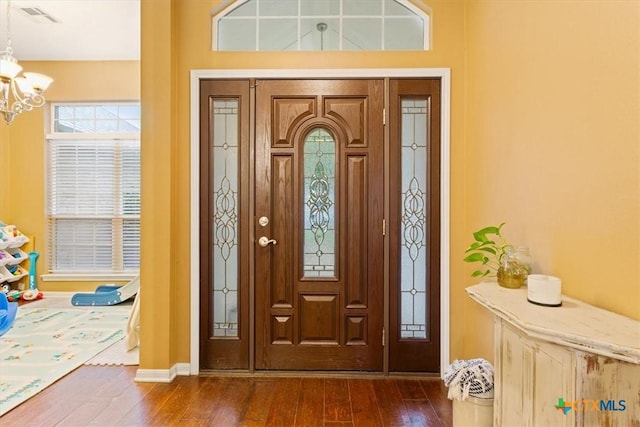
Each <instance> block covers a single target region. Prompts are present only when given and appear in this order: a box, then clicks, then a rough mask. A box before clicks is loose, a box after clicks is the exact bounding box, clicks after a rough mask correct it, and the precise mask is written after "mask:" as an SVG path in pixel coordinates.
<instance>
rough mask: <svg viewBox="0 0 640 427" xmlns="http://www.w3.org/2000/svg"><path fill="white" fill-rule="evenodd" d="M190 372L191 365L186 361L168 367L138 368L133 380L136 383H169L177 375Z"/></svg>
mask: <svg viewBox="0 0 640 427" xmlns="http://www.w3.org/2000/svg"><path fill="white" fill-rule="evenodd" d="M190 374H191V367H190V365H189V364H188V363H176V364H175V365H173V366H172V367H171V368H170V369H138V370H137V371H136V377H135V379H134V380H135V382H137V383H170V382H171V381H173V379H174V378H175V377H176V376H178V375H180V376H188V375H190Z"/></svg>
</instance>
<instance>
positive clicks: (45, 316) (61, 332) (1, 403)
mask: <svg viewBox="0 0 640 427" xmlns="http://www.w3.org/2000/svg"><path fill="white" fill-rule="evenodd" d="M128 316H129V307H117V306H109V307H77V308H69V309H60V308H37V307H34V308H31V307H29V306H22V307H19V308H18V315H17V317H16V321H15V323H14V325H13V327H12V328H11V330H9V332H7V333H6V334H5V335H3V336H2V337H1V338H0V415H2V414H4V413H6V412H8V411H9V410H11V409H12V408H14V407H16V406H17V405H19V404H20V403H22V402H24V401H25V400H27V399H28V398H30V397H31V396H33V395H35V394H36V393H38V392H40V391H42V390H44V389H45V388H46V387H48V386H49V385H51V384H53V383H54V382H55V381H57V380H58V379H60V378H61V377H63V376H64V375H66V374H68V373H69V372H71V371H73V370H74V369H76V368H77V367H79V366H80V365H82V364H83V363H85V362H86V361H88V360H90V359H91V358H92V357H94V356H95V355H96V354H98V353H100V352H101V351H102V350H104V349H105V348H107V347H109V346H111V345H113V344H114V343H115V342H117V341H119V340H122V338H123V337H124V334H125V329H126V325H127V319H128Z"/></svg>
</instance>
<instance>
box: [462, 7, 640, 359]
mask: <svg viewBox="0 0 640 427" xmlns="http://www.w3.org/2000/svg"><path fill="white" fill-rule="evenodd" d="M466 30H467V48H468V50H467V70H466V73H467V79H466V82H467V85H466V87H467V93H466V96H465V112H466V113H465V117H466V124H467V126H466V140H465V157H464V162H463V165H464V168H463V169H464V174H465V207H466V212H465V213H464V217H465V231H466V234H467V235H468V236H471V235H470V233H471V231H472V230H474V229H477V228H480V227H482V226H484V225H488V224H497V223H500V222H502V221H505V222H507V225H505V227H504V229H503V230H504V232H505V233H506V235H507V237H508V238H509V239H510V240H512V242H513V243H516V244H524V245H527V246H529V247H530V248H531V251H532V255H533V257H534V269H535V270H536V271H537V272H540V273H544V274H551V275H556V276H559V277H560V278H561V279H562V290H563V293H565V294H567V295H569V296H572V297H575V298H578V299H581V300H583V301H586V302H588V303H590V304H593V305H596V306H598V307H602V308H605V309H608V310H611V311H614V312H617V313H620V314H623V315H626V316H629V317H633V318H636V319H640V153H639V150H640V128H639V126H640V66H639V65H640V64H639V63H640V59H639V58H640V2H636V1H609V0H603V1H503V0H496V1H490V0H484V1H469V2H468V9H467V26H466ZM453 170H454V171H456V170H458V171H460V169H459V168H456V167H455V165H454V167H453ZM467 240H469V243H470V240H471V239H470V238H469V239H467ZM457 267H458V266H457V265H456V257H454V259H453V261H452V268H454V269H455V268H457ZM454 286H455V284H454ZM459 302H460V303H463V304H464V305H465V307H466V308H465V312H466V313H468V315H467V322H466V325H467V328H466V330H465V337H467V340H466V341H465V344H466V345H465V354H466V355H468V356H471V355H474V354H475V353H476V352H477V351H478V350H477V349H481V350H480V351H481V352H482V353H483V355H484V356H487V355H490V354H491V351H492V350H491V349H492V347H491V346H492V343H493V340H492V334H491V329H490V328H491V323H490V319H489V318H487V316H485V315H484V314H483V313H479V312H480V310H479V308H478V307H477V305H476V304H474V303H472V302H470V300H468V299H465V300H464V301H459ZM478 315H480V316H481V319H482V321H477V316H478ZM559 327H562V326H561V325H559Z"/></svg>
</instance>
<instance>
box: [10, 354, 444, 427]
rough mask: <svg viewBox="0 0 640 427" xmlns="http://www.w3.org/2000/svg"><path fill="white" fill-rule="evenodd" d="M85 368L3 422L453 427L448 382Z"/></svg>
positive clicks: (127, 368) (114, 367)
mask: <svg viewBox="0 0 640 427" xmlns="http://www.w3.org/2000/svg"><path fill="white" fill-rule="evenodd" d="M136 369H137V366H125V367H122V366H82V367H81V368H79V369H77V370H75V371H73V372H72V373H70V374H69V375H67V376H66V377H64V378H63V379H61V380H60V381H58V382H56V383H55V384H53V385H52V386H51V387H49V388H47V389H45V390H43V391H42V392H40V393H39V394H37V395H36V396H34V397H33V398H31V399H30V400H28V401H26V402H25V403H23V404H22V405H20V406H18V407H16V408H15V409H13V410H12V411H9V412H8V413H6V414H5V415H4V416H2V417H1V418H0V425H1V426H3V427H9V426H21V427H22V426H38V427H42V426H177V425H179V426H185V427H187V426H223V427H226V426H283V427H289V426H305V427H307V426H450V425H452V413H451V401H450V400H448V399H447V389H446V387H445V386H444V384H443V382H442V380H440V379H438V378H433V379H412V378H407V379H404V378H382V377H381V378H371V377H366V378H365V377H362V378H360V377H349V378H340V377H327V376H325V377H319V376H310V377H290V376H283V377H275V376H230V375H224V376H199V377H196V376H191V377H177V378H176V379H175V380H174V381H173V382H172V383H170V384H162V383H135V382H134V381H133V378H134V377H135V372H136Z"/></svg>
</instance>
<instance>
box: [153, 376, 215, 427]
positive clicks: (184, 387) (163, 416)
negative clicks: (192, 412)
mask: <svg viewBox="0 0 640 427" xmlns="http://www.w3.org/2000/svg"><path fill="white" fill-rule="evenodd" d="M176 381H177V384H176V387H175V388H174V389H173V391H172V392H171V394H170V395H169V398H168V399H167V400H166V401H165V402H164V403H163V404H162V405H161V406H160V408H159V410H158V412H157V413H156V414H155V415H154V416H153V417H152V418H151V420H150V421H149V425H152V426H156V425H158V426H170V425H177V424H178V423H179V421H180V419H181V418H182V417H183V416H184V414H185V412H186V410H187V405H186V404H185V402H186V400H185V397H186V396H193V395H195V394H196V393H198V391H199V389H200V388H201V387H202V385H203V383H202V382H201V381H199V379H198V378H197V377H176V378H175V379H174V380H173V382H176Z"/></svg>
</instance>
